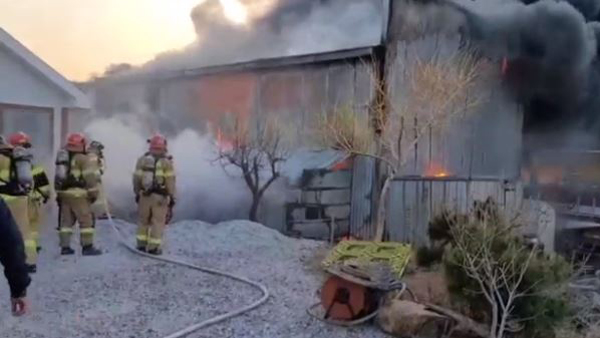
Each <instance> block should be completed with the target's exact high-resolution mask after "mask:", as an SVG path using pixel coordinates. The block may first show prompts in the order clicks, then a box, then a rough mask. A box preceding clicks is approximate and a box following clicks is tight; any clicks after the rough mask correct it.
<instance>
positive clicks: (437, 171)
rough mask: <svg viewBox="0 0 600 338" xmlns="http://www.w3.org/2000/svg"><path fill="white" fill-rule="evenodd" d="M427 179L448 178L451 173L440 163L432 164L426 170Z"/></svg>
mask: <svg viewBox="0 0 600 338" xmlns="http://www.w3.org/2000/svg"><path fill="white" fill-rule="evenodd" d="M425 176H426V177H439V178H441V177H448V176H450V173H449V172H448V171H447V170H446V169H445V168H444V167H443V166H441V165H440V164H438V163H430V164H429V166H428V168H427V170H425Z"/></svg>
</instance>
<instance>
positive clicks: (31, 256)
mask: <svg viewBox="0 0 600 338" xmlns="http://www.w3.org/2000/svg"><path fill="white" fill-rule="evenodd" d="M32 157H33V156H32V155H31V153H30V152H29V150H28V149H25V148H22V147H13V146H12V145H10V144H9V143H8V142H6V140H5V139H4V138H3V137H0V198H2V199H3V200H4V201H5V202H6V204H7V205H8V208H9V209H10V212H11V214H12V216H13V218H14V219H15V222H16V223H17V225H18V226H19V230H20V231H21V234H22V235H23V239H24V241H25V255H26V262H27V269H28V270H29V272H31V273H34V272H36V270H37V266H36V261H37V251H36V244H35V240H34V239H33V236H32V233H31V230H30V229H29V212H28V206H27V205H28V196H29V194H30V192H31V189H32V187H33V175H32V171H31V167H32V166H31V161H32Z"/></svg>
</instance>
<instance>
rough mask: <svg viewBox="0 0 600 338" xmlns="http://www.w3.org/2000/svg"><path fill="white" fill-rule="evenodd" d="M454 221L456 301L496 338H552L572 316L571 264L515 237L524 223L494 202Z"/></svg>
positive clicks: (451, 267)
mask: <svg viewBox="0 0 600 338" xmlns="http://www.w3.org/2000/svg"><path fill="white" fill-rule="evenodd" d="M452 219H453V220H454V221H452V222H450V226H449V229H450V233H451V234H452V240H451V241H450V243H449V249H448V251H447V253H446V255H445V256H444V268H445V273H446V276H447V279H448V283H449V286H448V288H449V291H450V293H451V295H452V296H453V298H454V299H455V301H457V302H458V303H459V304H461V305H462V306H465V307H466V308H467V309H468V311H469V315H471V316H472V317H473V318H474V319H476V320H480V321H484V322H487V323H490V325H491V326H492V327H494V328H493V329H492V330H491V334H490V336H491V337H495V338H500V337H502V336H503V335H505V334H506V332H509V331H519V333H520V334H522V335H523V336H524V337H528V338H529V337H544V338H546V337H552V335H553V334H554V329H555V328H556V326H557V325H558V324H560V323H562V322H564V321H565V320H566V319H567V317H568V316H569V305H568V297H567V292H566V291H567V284H568V280H569V278H570V277H571V275H572V269H571V266H570V264H568V263H567V261H566V260H564V259H563V258H561V257H558V256H554V255H552V256H549V255H545V254H544V253H543V252H541V250H537V249H536V248H535V247H534V248H531V247H529V246H528V244H527V243H526V242H525V240H524V239H523V238H522V237H520V236H518V235H517V234H516V232H515V229H518V228H519V227H520V224H518V223H516V222H515V221H507V220H506V218H505V217H504V216H503V215H502V213H501V211H500V210H499V209H498V207H497V206H495V204H493V203H491V202H489V201H486V202H483V203H478V204H476V205H475V208H474V210H473V212H472V213H471V214H470V215H463V216H460V215H459V216H457V217H453V218H452Z"/></svg>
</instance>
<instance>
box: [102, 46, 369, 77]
mask: <svg viewBox="0 0 600 338" xmlns="http://www.w3.org/2000/svg"><path fill="white" fill-rule="evenodd" d="M375 48H377V46H369V47H361V48H354V49H346V50H338V51H333V52H324V53H316V54H305V55H295V56H284V57H275V58H265V59H257V60H252V61H247V62H239V63H232V64H226V65H215V66H207V67H199V68H193V69H183V70H172V71H157V72H140V73H123V74H119V75H114V76H110V77H106V78H100V79H98V80H97V81H100V82H103V81H108V82H110V83H114V82H138V81H147V80H152V79H161V80H169V79H175V78H182V77H199V76H206V75H214V74H227V73H238V72H246V71H257V70H264V69H273V68H286V67H294V66H301V65H308V64H311V65H314V64H326V63H332V62H340V61H343V60H353V59H358V58H361V57H368V56H371V55H373V52H374V50H375Z"/></svg>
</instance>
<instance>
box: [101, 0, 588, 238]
mask: <svg viewBox="0 0 600 338" xmlns="http://www.w3.org/2000/svg"><path fill="white" fill-rule="evenodd" d="M242 3H246V2H244V1H242ZM276 3H278V4H279V5H277V6H274V7H273V8H271V9H270V10H269V11H266V12H263V13H262V14H261V15H258V14H257V19H256V20H255V21H253V22H252V23H251V24H246V25H242V26H239V25H237V26H236V25H228V24H227V23H226V22H224V21H223V19H222V17H223V15H222V13H221V12H219V11H218V8H216V7H214V6H216V5H209V4H208V3H207V4H205V5H204V6H208V7H202V6H200V7H198V8H197V9H195V10H194V12H193V14H192V18H193V20H194V23H195V25H196V30H197V32H198V35H199V41H198V43H197V44H194V45H192V46H190V47H189V48H188V49H186V50H185V51H183V52H179V53H169V54H167V55H163V56H161V57H159V58H157V59H156V60H154V61H152V62H150V63H149V64H148V65H145V66H143V67H141V68H134V69H132V70H129V71H126V72H123V73H121V74H112V75H111V76H107V77H104V78H99V79H97V80H95V81H94V82H93V83H91V84H89V86H90V87H91V93H92V97H93V98H94V107H95V114H96V115H97V116H103V117H106V116H115V115H119V114H124V113H125V114H131V115H133V116H136V120H137V121H141V122H142V123H143V124H144V125H145V129H146V130H148V131H150V130H161V131H163V132H165V133H167V134H171V135H175V134H176V133H177V132H178V131H180V130H182V129H184V128H190V127H192V128H193V129H195V130H197V131H198V132H200V133H206V134H211V135H218V137H217V139H218V140H220V141H221V142H222V143H226V141H227V137H226V135H223V134H221V133H220V132H219V130H215V128H214V126H215V125H216V124H217V123H216V121H217V120H218V119H219V118H220V116H222V115H223V114H236V115H245V116H251V117H252V116H260V115H264V114H276V115H278V116H281V117H282V118H285V120H287V121H289V124H290V125H291V126H293V128H290V129H291V130H292V131H293V134H294V138H295V139H297V140H299V141H300V144H301V145H302V146H305V147H308V146H310V144H311V142H310V140H309V139H310V137H309V135H308V133H305V131H308V130H310V129H311V127H312V126H314V124H315V123H318V121H319V117H320V116H323V115H324V114H327V112H328V111H331V109H335V108H336V107H340V106H344V105H346V106H350V107H352V110H353V111H354V112H356V113H357V114H365V115H368V114H369V111H370V109H369V107H370V106H371V105H372V104H373V102H374V101H375V100H376V98H377V90H376V88H378V86H379V85H380V84H381V82H383V83H384V85H385V88H386V93H387V94H386V95H387V97H388V99H389V100H390V102H391V104H394V103H397V104H401V101H402V97H401V95H398V93H399V92H401V88H402V86H403V84H404V83H405V80H406V79H405V78H404V77H403V74H404V73H405V70H406V67H409V65H410V63H411V62H415V60H421V61H422V60H428V59H432V58H440V57H441V58H443V57H446V55H450V54H452V53H453V52H456V51H457V50H465V49H467V48H469V49H471V50H474V53H475V54H477V55H478V56H479V57H481V58H485V59H486V60H488V61H489V63H490V64H491V65H493V68H494V70H492V71H491V73H492V74H493V76H492V79H491V80H490V81H488V82H487V83H486V84H485V85H482V87H481V88H478V89H477V90H476V91H474V92H473V95H477V96H479V97H481V98H482V102H481V104H480V105H479V106H478V108H477V112H476V113H474V114H471V115H470V116H468V117H466V118H465V119H461V120H460V121H457V122H454V123H453V124H452V125H451V126H450V127H449V128H445V129H444V131H442V132H439V131H435V130H429V131H426V133H425V135H424V137H421V138H419V140H418V142H415V145H414V147H412V149H411V150H410V153H409V154H405V156H406V157H408V158H409V160H408V161H407V164H406V165H405V167H404V168H403V170H402V172H401V173H400V175H399V176H398V177H397V178H396V179H395V181H394V184H393V186H392V189H391V195H390V199H389V201H388V203H390V206H391V207H390V208H388V209H390V210H391V211H390V212H389V213H388V225H389V226H388V228H389V229H392V230H390V231H389V236H390V238H392V239H407V240H415V239H418V240H419V241H423V240H426V239H425V238H423V237H424V236H426V234H425V230H424V227H425V226H426V222H427V219H428V217H429V216H430V215H431V214H433V213H435V212H437V210H439V209H440V208H443V207H445V206H447V205H448V204H453V205H455V206H457V207H458V206H460V208H468V207H469V204H470V203H471V201H473V200H474V199H482V198H486V197H489V196H494V197H495V198H496V199H497V200H498V202H500V203H501V204H503V205H505V206H507V207H509V205H511V206H510V207H511V208H518V207H519V205H520V201H521V196H520V195H521V193H520V192H521V188H520V185H519V181H520V175H521V171H522V164H523V159H524V158H525V159H527V158H528V157H527V156H523V154H530V153H532V152H533V151H534V150H537V149H539V148H540V144H543V145H547V146H550V145H552V146H554V145H557V146H558V145H562V144H572V142H570V141H572V139H573V137H571V136H572V135H573V131H576V130H579V129H577V128H578V127H579V126H581V124H582V123H583V124H585V125H586V127H588V130H593V126H594V123H595V120H594V115H593V114H591V111H592V110H593V109H591V108H590V107H592V106H593V102H594V100H593V98H594V97H595V96H594V95H592V94H590V93H592V92H593V88H594V84H595V80H594V76H592V75H590V74H592V73H593V71H592V70H593V69H594V68H593V65H594V62H595V61H594V60H595V54H596V49H595V48H596V47H595V37H594V35H593V34H591V32H592V31H591V30H590V28H589V27H590V25H588V24H587V23H586V19H585V18H584V16H583V15H582V14H581V13H579V12H578V11H577V10H576V9H574V8H573V7H572V6H571V5H569V4H567V3H554V2H552V3H551V2H548V1H542V2H537V3H534V4H530V5H525V4H503V5H499V4H494V3H491V2H489V1H485V0H480V1H476V2H473V3H471V2H468V3H461V2H450V1H365V0H352V1H335V0H328V1H305V2H300V1H279V2H276ZM207 11H208V12H207ZM207 13H213V14H211V15H208V14H207ZM265 13H266V14H265ZM361 13H362V14H361ZM364 13H366V14H364ZM338 14H339V15H338ZM340 18H341V19H340ZM215 20H216V21H215ZM328 20H329V21H331V22H328ZM340 20H341V21H340ZM316 23H320V24H316ZM332 26H334V27H336V28H332ZM544 27H550V28H551V30H546V29H545V28H544ZM302 32H309V33H304V35H302V34H301V33H302ZM311 33H315V34H314V36H317V37H318V39H314V36H312V35H310V34H311ZM317 33H318V34H317ZM359 33H360V34H359ZM548 35H551V36H552V37H548ZM224 42H227V43H224ZM221 45H223V46H221ZM377 69H385V72H384V73H385V76H383V77H378V76H374V74H377V71H376V70H377ZM374 70H375V71H374ZM590 71H592V73H590ZM409 121H410V122H408V123H407V128H406V130H407V138H408V139H410V138H411V135H413V136H412V137H413V138H414V137H415V136H414V130H415V129H418V126H419V121H418V117H417V116H415V117H413V118H411V119H409ZM565 121H569V123H565ZM585 121H591V122H590V123H585ZM558 127H559V128H558ZM557 128H558V132H554V131H555V130H556V129H557ZM589 128H591V129H589ZM411 133H412V134H411ZM588 134H589V135H592V134H594V132H590V133H588ZM598 135H600V133H598ZM585 139H586V141H588V138H585ZM310 156H311V158H313V159H314V157H315V156H316V157H318V156H317V155H315V153H311V155H310ZM323 156H324V157H323V158H320V159H319V160H316V159H315V160H314V161H313V160H310V161H308V160H306V161H303V160H299V161H296V162H294V161H291V163H299V164H298V167H297V168H295V170H291V171H294V172H295V173H298V172H299V173H301V174H299V175H295V177H294V178H298V177H302V176H303V175H302V173H303V172H304V173H309V174H311V175H312V176H311V177H308V178H307V177H305V178H306V179H299V180H295V181H297V182H304V183H305V186H303V187H302V186H301V187H300V188H298V187H295V188H290V189H292V190H295V191H297V192H296V193H292V194H291V196H292V197H290V199H289V200H288V201H287V203H288V205H291V206H294V207H298V208H299V209H301V210H300V211H298V210H287V212H285V211H278V212H265V213H263V214H269V215H271V216H273V215H276V216H273V217H274V218H277V219H274V220H271V221H268V222H267V223H271V224H283V223H286V222H285V221H283V219H285V218H286V217H285V216H286V215H287V216H288V217H287V224H288V226H287V227H286V228H285V229H282V230H287V231H289V230H294V231H296V230H298V231H299V232H302V229H306V228H308V227H307V226H305V225H302V226H297V225H296V223H295V221H300V222H299V223H303V224H308V223H310V221H315V224H316V225H315V226H314V228H318V229H323V228H324V229H327V228H328V226H329V225H328V222H326V221H327V220H328V219H332V218H335V219H336V220H337V221H338V222H339V223H340V225H339V226H338V227H337V229H341V230H339V231H341V232H342V233H344V232H346V233H348V232H350V233H352V234H354V235H361V236H363V237H368V236H369V235H370V231H371V230H369V229H370V224H371V223H372V219H373V209H374V208H373V206H374V203H375V202H374V200H376V199H375V198H373V197H374V196H376V195H377V191H378V188H379V184H380V182H379V180H378V178H377V177H378V174H377V172H378V170H377V166H376V165H375V163H374V162H373V161H372V160H369V159H366V158H356V159H354V160H353V163H352V165H350V166H341V168H342V169H340V170H337V171H336V170H333V169H334V168H338V166H337V163H338V162H337V161H332V159H339V160H341V159H342V158H343V157H342V158H338V157H337V156H338V155H336V154H328V155H323ZM299 158H300V159H303V158H305V157H302V156H299ZM344 160H345V158H344ZM302 163H305V164H307V163H311V165H310V167H303V166H302ZM527 163H528V162H525V164H526V165H527ZM338 169H339V168H338ZM332 173H333V174H332ZM328 175H331V177H332V178H331V182H329V181H328V179H325V180H323V179H322V177H327V176H328ZM288 176H294V175H288ZM334 176H335V178H334ZM292 181H294V180H292ZM307 182H310V184H308V183H307ZM324 182H325V183H324ZM315 185H316V186H315ZM302 188H304V190H302ZM298 190H299V191H298ZM399 205H401V206H402V207H397V206H399ZM425 207H427V208H425ZM265 208H266V209H268V210H274V209H269V207H265ZM278 210H279V209H278ZM283 210H285V209H283ZM332 210H335V212H333V211H332ZM415 210H419V211H415ZM300 214H302V215H300ZM290 215H293V216H291V217H290ZM410 215H412V216H410ZM413 216H414V217H413ZM290 218H291V220H290ZM411 227H413V228H415V229H414V230H410V231H404V230H406V229H412V228H411Z"/></svg>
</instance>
